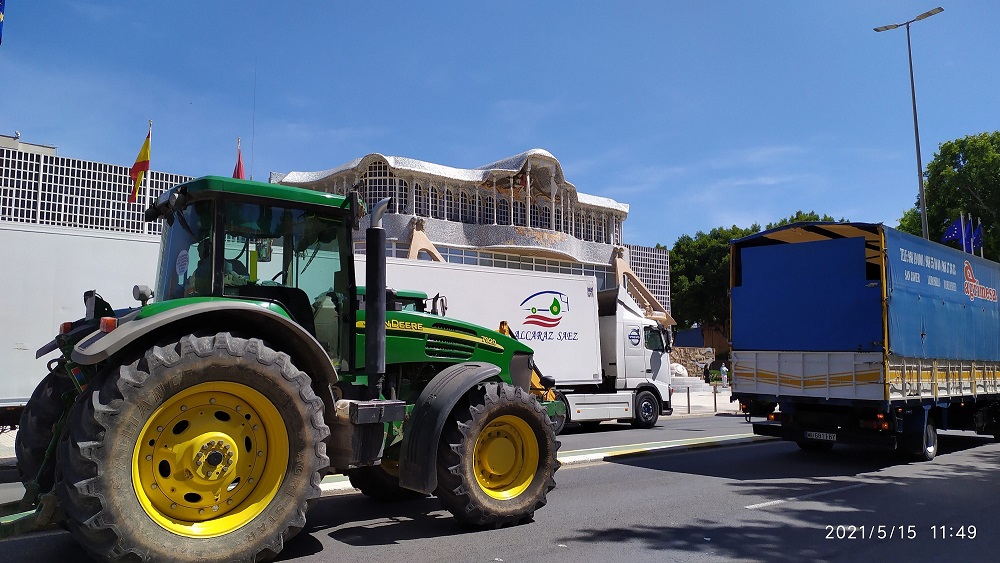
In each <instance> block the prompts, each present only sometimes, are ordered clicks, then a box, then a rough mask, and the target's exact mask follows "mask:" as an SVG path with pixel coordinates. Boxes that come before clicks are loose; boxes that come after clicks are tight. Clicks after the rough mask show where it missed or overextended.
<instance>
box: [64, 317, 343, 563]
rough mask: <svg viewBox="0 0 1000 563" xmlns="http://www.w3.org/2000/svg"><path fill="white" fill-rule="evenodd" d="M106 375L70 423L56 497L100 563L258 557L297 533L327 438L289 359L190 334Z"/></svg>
mask: <svg viewBox="0 0 1000 563" xmlns="http://www.w3.org/2000/svg"><path fill="white" fill-rule="evenodd" d="M102 377H103V379H101V380H98V381H95V382H93V383H92V384H91V386H90V388H89V389H88V392H87V393H86V394H84V396H83V397H81V400H79V401H77V403H76V405H75V406H74V408H73V410H72V412H71V415H70V421H69V424H68V432H66V436H65V437H64V438H63V440H62V441H61V442H60V450H59V469H60V471H61V473H62V480H61V481H60V483H59V484H58V485H57V486H56V489H57V492H58V493H59V498H60V501H61V502H62V506H63V508H64V510H65V511H66V515H67V524H68V527H69V529H70V531H71V532H72V533H73V535H74V536H75V537H76V539H77V541H79V542H80V543H81V544H82V545H83V546H84V547H85V548H86V549H87V550H88V551H89V552H90V553H91V554H92V555H93V556H95V558H96V559H100V560H109V561H126V560H127V561H134V560H140V561H159V560H162V561H168V560H175V561H176V560H183V561H212V562H215V561H234V560H239V561H254V560H263V559H269V558H271V557H274V556H275V555H276V554H277V553H278V552H279V551H281V549H282V547H283V546H284V542H285V541H287V540H288V539H289V538H291V537H292V536H294V535H295V534H296V533H298V532H299V531H300V530H301V529H302V527H303V526H304V525H305V521H306V511H307V509H308V504H309V502H310V501H311V500H312V499H315V498H318V497H319V496H320V488H319V483H320V479H321V475H320V473H321V471H322V470H323V469H325V468H326V467H327V465H328V464H329V459H328V458H327V456H326V446H325V444H324V442H323V440H324V438H326V437H327V436H328V435H329V429H328V428H327V426H326V424H325V423H324V422H323V403H322V401H321V400H320V399H319V398H318V397H317V396H316V395H315V393H314V392H313V390H312V388H311V387H310V380H309V377H308V376H307V375H306V374H305V373H303V372H301V371H299V370H298V369H296V368H295V366H294V365H293V364H292V361H291V359H290V358H289V357H288V356H287V355H286V354H284V353H281V352H276V351H274V350H271V349H270V348H268V347H267V346H266V345H264V344H263V343H262V342H261V341H260V340H257V339H251V340H245V339H243V338H236V337H233V336H231V335H230V334H228V333H219V334H216V335H214V336H205V337H196V336H193V335H188V336H185V337H183V338H181V339H180V340H179V341H177V342H175V343H173V344H171V345H168V346H163V347H161V346H155V347H153V348H151V349H149V350H148V351H146V352H145V354H144V355H143V356H142V357H141V358H138V359H136V360H135V361H133V362H131V363H129V364H125V365H121V366H115V367H113V368H111V369H109V370H108V371H106V373H105V374H103V376H102Z"/></svg>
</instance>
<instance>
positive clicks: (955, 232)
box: [941, 217, 962, 242]
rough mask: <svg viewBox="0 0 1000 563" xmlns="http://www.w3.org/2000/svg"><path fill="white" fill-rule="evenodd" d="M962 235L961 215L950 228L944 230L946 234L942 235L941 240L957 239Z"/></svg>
mask: <svg viewBox="0 0 1000 563" xmlns="http://www.w3.org/2000/svg"><path fill="white" fill-rule="evenodd" d="M961 237H962V218H961V217H959V218H958V219H955V220H954V221H952V222H951V224H950V225H948V228H947V229H945V230H944V235H943V236H942V237H941V242H945V241H949V240H955V239H957V238H961Z"/></svg>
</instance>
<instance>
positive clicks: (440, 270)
mask: <svg viewBox="0 0 1000 563" xmlns="http://www.w3.org/2000/svg"><path fill="white" fill-rule="evenodd" d="M355 275H356V278H357V283H358V285H364V279H365V258H364V256H362V255H358V256H356V257H355ZM386 285H387V287H391V288H398V289H410V290H418V291H422V292H425V293H427V295H428V296H432V297H433V296H435V295H441V296H444V297H445V298H446V299H447V315H448V316H450V317H455V318H458V319H462V320H464V321H468V322H472V323H475V324H479V325H481V326H486V327H494V326H499V325H500V322H501V321H505V322H506V323H507V326H508V327H509V330H510V333H511V334H512V335H513V336H514V337H515V338H516V339H518V340H520V341H521V342H524V343H525V344H527V345H528V346H531V348H532V349H533V350H534V351H535V364H536V365H537V367H538V371H540V372H541V373H542V374H543V375H545V376H547V377H549V378H551V379H553V380H554V381H555V383H556V385H555V390H556V395H557V396H558V397H559V398H560V399H561V400H563V401H564V402H565V403H566V413H567V416H566V418H560V419H558V420H556V423H557V426H558V429H559V430H561V429H562V425H563V424H564V423H565V422H567V421H568V422H577V423H581V424H582V425H584V426H591V425H597V424H600V423H601V422H602V421H605V420H622V421H629V422H631V423H632V425H633V426H636V427H640V428H650V427H652V426H654V425H655V424H656V421H657V419H658V418H659V416H660V415H661V414H662V415H669V414H672V412H673V409H672V407H671V402H670V393H671V390H670V361H669V356H668V353H669V351H670V338H669V332H668V331H666V330H664V329H662V328H661V327H660V325H659V323H657V322H656V321H655V320H652V319H648V318H646V317H645V316H644V315H643V313H642V309H641V307H639V305H638V304H637V303H636V302H635V300H634V299H632V297H631V296H630V295H629V294H628V292H627V291H626V288H625V287H624V286H622V285H619V286H617V287H615V288H611V289H607V290H604V291H598V290H597V282H596V280H595V279H594V277H593V276H581V275H569V274H556V273H547V272H535V271H526V270H509V269H503V268H491V267H485V266H468V265H460V264H452V263H443V262H430V261H424V260H406V259H399V258H388V259H387V271H386Z"/></svg>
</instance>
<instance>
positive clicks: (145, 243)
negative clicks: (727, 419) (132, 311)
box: [0, 223, 160, 405]
mask: <svg viewBox="0 0 1000 563" xmlns="http://www.w3.org/2000/svg"><path fill="white" fill-rule="evenodd" d="M159 242H160V240H159V237H157V236H149V235H138V234H123V233H104V232H101V231H91V230H82V229H70V228H62V227H45V226H41V225H30V226H28V225H25V226H21V225H17V224H12V223H0V300H2V301H0V366H2V367H0V405H3V404H10V403H14V404H19V403H23V402H24V401H26V400H27V398H28V397H29V396H30V395H31V391H32V390H33V389H34V388H35V385H37V384H38V382H39V381H40V380H41V379H42V377H44V376H45V374H46V370H45V364H46V363H47V362H48V361H49V360H50V359H52V358H54V357H56V356H57V352H53V353H51V354H49V355H48V356H46V357H43V358H41V359H37V360H36V359H35V351H36V350H38V348H40V347H42V346H43V345H44V344H46V343H47V342H49V341H50V340H52V338H53V337H54V336H55V334H56V332H57V331H58V330H59V324H60V323H63V322H65V321H74V320H76V319H79V318H81V317H83V316H84V312H85V310H84V304H83V292H84V291H87V290H89V289H96V290H97V293H99V294H101V296H102V297H103V298H104V299H105V300H106V301H107V302H108V303H110V304H111V306H112V307H114V308H116V309H120V308H124V307H133V306H137V305H138V302H137V301H135V300H134V299H133V298H132V286H133V285H136V284H145V285H148V286H150V287H154V286H155V285H156V264H157V261H158V257H159V256H158V253H159Z"/></svg>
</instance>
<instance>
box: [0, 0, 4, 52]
mask: <svg viewBox="0 0 1000 563" xmlns="http://www.w3.org/2000/svg"><path fill="white" fill-rule="evenodd" d="M3 3H4V0H0V43H3V7H4V6H3Z"/></svg>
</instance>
